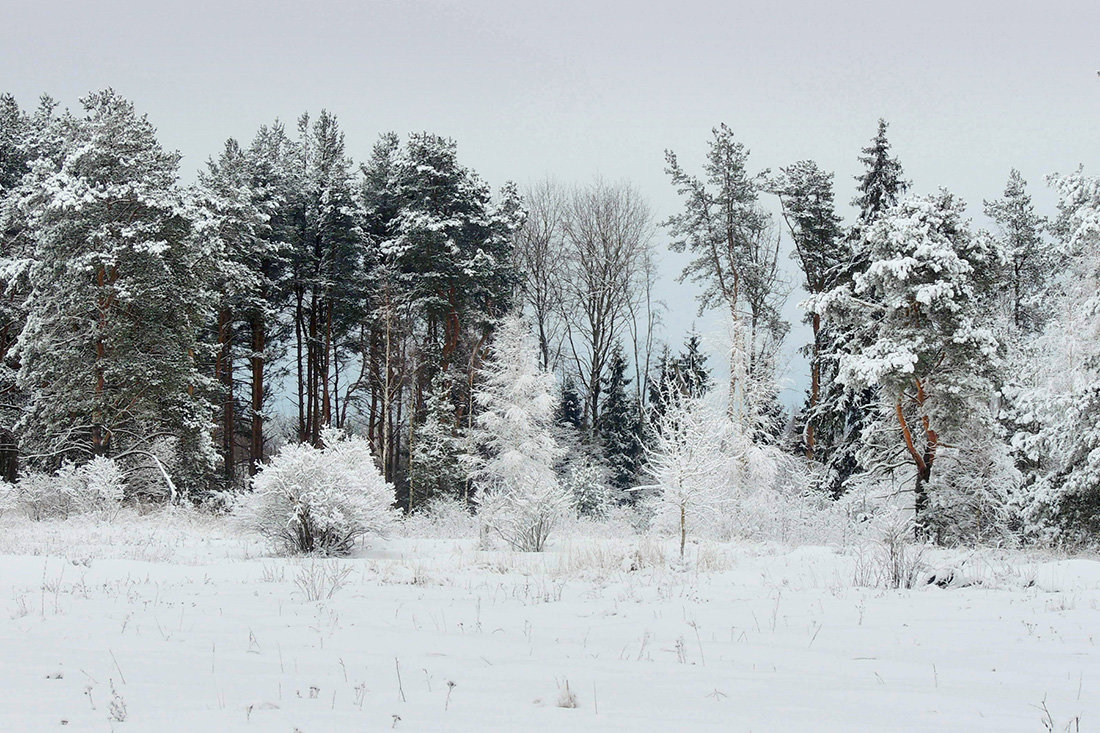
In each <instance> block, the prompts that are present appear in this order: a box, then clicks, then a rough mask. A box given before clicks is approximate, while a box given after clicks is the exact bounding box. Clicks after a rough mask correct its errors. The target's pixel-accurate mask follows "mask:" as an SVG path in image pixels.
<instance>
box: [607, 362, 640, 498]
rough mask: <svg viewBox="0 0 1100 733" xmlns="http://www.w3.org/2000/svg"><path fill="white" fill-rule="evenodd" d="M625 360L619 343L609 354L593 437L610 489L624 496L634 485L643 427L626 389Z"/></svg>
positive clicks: (632, 399) (633, 400) (638, 463)
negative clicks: (596, 442) (606, 473)
mask: <svg viewBox="0 0 1100 733" xmlns="http://www.w3.org/2000/svg"><path fill="white" fill-rule="evenodd" d="M629 384H630V380H629V379H628V378H627V376H626V357H625V356H624V355H623V349H622V344H621V343H616V345H615V348H613V349H612V351H611V363H610V364H609V365H608V369H607V374H606V375H605V377H604V384H603V404H602V406H601V408H600V414H599V420H598V422H597V423H596V434H597V437H598V439H599V441H600V446H601V448H602V450H603V458H604V462H605V463H606V464H607V468H608V472H609V475H608V479H609V481H610V486H611V488H612V489H614V490H615V492H616V493H618V494H620V495H624V498H625V492H628V491H629V490H630V489H631V488H632V487H633V485H634V482H635V479H636V478H637V475H638V469H639V467H640V465H641V458H642V440H641V438H642V425H641V420H640V415H639V409H638V405H637V403H636V401H635V399H634V397H633V395H632V394H630V393H628V391H627V386H628V385H629Z"/></svg>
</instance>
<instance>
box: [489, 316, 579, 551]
mask: <svg viewBox="0 0 1100 733" xmlns="http://www.w3.org/2000/svg"><path fill="white" fill-rule="evenodd" d="M476 396H477V404H478V407H479V412H478V415H477V420H476V424H475V428H474V431H473V434H472V436H471V439H472V443H473V446H474V452H473V453H472V454H471V456H470V460H471V464H472V469H473V470H472V472H471V478H472V479H473V482H474V487H475V489H476V491H477V496H476V500H477V504H478V512H479V515H480V516H481V519H482V522H483V523H484V526H485V527H486V528H487V529H488V530H489V531H490V532H492V533H494V534H497V535H499V536H500V537H501V538H502V539H503V540H504V541H505V542H507V543H508V544H509V545H510V546H511V547H512V548H514V549H516V550H520V551H523V552H541V551H542V550H543V549H544V548H545V547H546V540H547V538H548V537H549V536H550V533H551V532H552V531H553V529H554V527H555V526H557V525H558V524H559V523H560V522H561V521H562V519H564V518H565V517H567V516H568V515H569V514H571V513H572V512H573V510H574V507H573V499H572V497H571V496H570V495H569V494H568V493H567V492H566V491H565V489H563V488H562V486H561V483H560V482H559V480H558V477H557V474H556V473H555V471H554V465H555V463H556V462H557V460H558V459H559V458H560V456H561V449H560V447H559V446H558V444H557V441H556V440H555V439H554V409H555V406H556V404H557V400H558V395H557V384H556V380H555V378H554V375H553V374H551V373H549V372H546V371H544V370H542V369H541V368H539V353H538V350H537V348H536V347H535V345H534V343H533V342H532V340H531V338H530V336H529V334H528V331H527V327H526V325H525V324H524V322H523V320H522V319H521V318H520V317H519V316H516V315H511V316H507V317H506V318H505V319H504V320H503V321H501V323H500V325H499V326H498V328H497V331H496V334H495V336H494V338H493V345H492V352H491V355H490V358H489V359H488V360H487V361H486V363H485V365H484V366H483V368H482V374H481V379H480V387H479V388H478V390H477V395H476Z"/></svg>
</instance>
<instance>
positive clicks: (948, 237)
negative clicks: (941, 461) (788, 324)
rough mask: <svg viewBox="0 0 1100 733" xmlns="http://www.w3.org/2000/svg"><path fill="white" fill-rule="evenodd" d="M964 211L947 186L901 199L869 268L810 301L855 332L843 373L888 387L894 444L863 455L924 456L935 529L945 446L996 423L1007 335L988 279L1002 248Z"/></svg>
mask: <svg viewBox="0 0 1100 733" xmlns="http://www.w3.org/2000/svg"><path fill="white" fill-rule="evenodd" d="M962 213H963V204H962V203H961V202H960V201H959V200H958V199H957V198H955V197H954V196H952V195H951V194H949V193H947V192H945V191H942V192H940V193H938V194H935V195H931V196H925V197H914V198H909V199H906V200H904V201H902V202H900V203H899V204H897V205H896V206H895V207H894V208H892V209H890V210H889V211H888V212H887V213H885V214H883V215H882V216H880V217H879V218H878V219H876V220H875V221H874V222H873V223H872V224H871V225H870V226H868V227H866V228H865V230H864V232H863V235H862V236H863V239H862V247H863V249H864V251H865V252H866V254H867V257H868V266H867V268H866V271H864V272H861V273H858V274H857V275H856V276H855V278H854V279H853V281H852V282H851V283H850V284H845V285H842V286H839V287H837V288H835V289H833V290H832V291H830V292H828V293H825V294H823V295H820V296H816V297H815V298H811V300H810V302H811V307H812V308H813V310H814V311H815V312H818V313H821V314H822V316H823V317H825V318H826V319H828V320H829V321H830V322H834V323H836V324H837V327H838V329H839V330H840V331H841V332H842V333H844V334H845V335H846V341H845V344H844V345H845V347H846V349H848V350H846V351H843V352H841V353H840V354H839V359H838V379H839V381H840V382H841V383H842V384H844V385H845V386H847V387H848V389H849V390H851V391H853V392H858V391H859V390H865V389H868V388H874V389H876V390H877V391H878V394H879V396H880V403H881V404H880V407H881V412H880V415H881V419H883V420H885V421H887V424H888V425H889V426H890V427H889V429H888V435H890V436H892V438H891V444H890V445H889V446H887V447H888V450H889V451H890V452H889V453H886V454H878V455H874V456H870V455H867V454H868V453H870V451H869V450H867V451H864V452H863V454H862V455H861V464H862V465H863V466H866V467H867V469H866V470H872V471H873V470H877V469H879V468H881V467H884V466H888V465H890V464H893V463H895V462H896V461H897V460H898V457H899V455H900V457H901V458H902V460H904V461H905V462H906V463H908V464H909V465H910V466H912V467H913V469H914V473H915V484H914V496H915V500H914V507H915V511H916V517H917V521H918V522H919V523H921V525H922V526H923V527H924V531H926V532H931V531H932V530H933V529H934V528H933V527H932V526H931V521H932V517H930V516H929V512H928V510H929V506H930V497H929V491H930V483H929V482H930V481H931V480H932V476H933V472H932V469H933V466H934V464H935V462H936V460H937V458H938V456H939V455H940V452H941V447H942V446H944V445H953V446H966V445H968V444H973V443H974V441H975V437H974V436H972V435H969V434H968V432H970V431H973V430H974V429H975V428H976V427H980V428H981V429H983V430H987V431H988V430H993V426H992V424H991V421H990V420H989V419H988V418H989V409H988V406H989V404H990V401H991V399H992V389H993V385H992V381H991V376H992V369H993V364H994V362H995V360H996V358H997V346H998V344H997V340H996V339H995V337H994V335H993V332H992V330H991V329H990V327H989V319H988V314H987V313H986V312H985V310H984V309H985V305H986V303H987V302H988V301H987V299H986V298H985V297H984V294H983V289H986V288H989V287H991V286H992V284H993V282H994V280H995V277H996V273H997V270H998V268H999V267H1000V266H1001V262H1002V259H1001V257H1000V253H999V251H998V250H997V249H996V248H995V247H994V246H992V244H991V242H990V241H989V240H988V239H985V238H980V237H979V238H976V237H973V236H972V235H971V233H970V231H969V228H968V226H967V223H966V222H965V221H964V220H963V218H962ZM854 345H858V348H852V347H853V346H854ZM978 418H981V419H980V420H979V419H978ZM975 420H978V422H977V424H976V423H975Z"/></svg>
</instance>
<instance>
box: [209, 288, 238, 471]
mask: <svg viewBox="0 0 1100 733" xmlns="http://www.w3.org/2000/svg"><path fill="white" fill-rule="evenodd" d="M214 371H215V373H216V374H217V379H218V383H219V384H220V385H221V389H222V421H221V422H222V424H221V432H222V436H221V437H222V446H221V449H222V450H221V453H222V474H223V477H224V479H225V483H226V485H227V486H230V485H232V483H233V478H234V473H235V472H234V468H235V466H234V460H233V459H234V456H233V452H234V451H233V448H234V443H235V442H236V441H235V438H236V432H237V431H236V425H235V423H236V415H235V414H234V402H235V400H236V394H235V393H234V384H233V313H232V311H230V309H229V308H222V309H221V310H220V311H219V312H218V355H217V357H216V359H215V361H214Z"/></svg>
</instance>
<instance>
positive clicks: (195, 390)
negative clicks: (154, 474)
mask: <svg viewBox="0 0 1100 733" xmlns="http://www.w3.org/2000/svg"><path fill="white" fill-rule="evenodd" d="M81 103H82V105H83V107H84V111H85V116H84V117H83V118H76V117H73V116H65V117H62V118H60V119H58V120H57V121H56V123H55V124H56V127H55V130H54V131H53V133H52V134H53V135H56V137H57V138H58V139H59V140H60V147H59V149H60V151H61V152H60V155H59V156H58V157H57V159H56V160H52V159H49V158H40V159H38V160H37V161H36V162H35V163H34V164H33V166H32V169H31V171H30V172H29V173H28V174H27V175H26V176H24V177H23V180H22V182H21V184H20V187H19V196H20V201H19V206H20V208H21V209H22V210H23V212H24V213H25V216H26V220H27V222H28V225H29V229H30V236H31V238H32V241H33V254H32V259H33V263H32V264H31V266H30V269H29V272H28V282H29V287H30V292H29V297H28V299H27V321H26V325H25V327H24V328H23V330H22V332H21V334H20V336H19V341H18V346H17V353H18V358H19V359H20V371H19V376H18V381H19V385H20V387H21V388H22V389H23V390H25V391H26V392H27V393H28V395H29V396H30V399H31V407H30V408H29V410H28V411H27V412H26V413H25V415H24V417H23V419H22V420H21V422H20V424H19V425H18V433H19V435H20V438H21V441H22V442H23V447H24V449H25V451H26V453H27V454H28V455H29V457H30V459H31V462H32V464H35V465H40V466H44V467H49V466H57V465H59V464H60V462H61V461H62V460H63V459H69V460H74V461H84V460H87V458H88V457H90V456H112V457H115V458H117V459H119V460H122V461H124V462H130V463H132V462H133V461H135V460H137V458H138V456H145V455H148V454H149V451H150V450H151V448H152V447H153V446H154V444H156V443H158V442H161V443H167V444H170V447H171V452H172V460H171V468H172V469H173V471H174V472H175V473H176V475H177V478H176V481H175V482H174V483H175V484H176V485H178V486H179V487H180V488H183V489H188V490H194V489H200V488H202V487H203V486H204V485H205V482H206V480H207V478H208V477H209V476H210V474H211V470H212V468H213V464H214V461H215V460H216V457H215V454H214V451H213V450H212V446H211V441H210V436H209V427H210V412H209V405H208V404H207V403H206V402H205V401H204V400H203V398H202V395H203V394H204V393H205V391H206V390H205V389H204V387H203V384H202V379H201V377H200V376H199V374H198V372H197V369H196V353H195V349H196V337H197V334H198V333H199V331H200V329H201V328H202V326H203V324H204V322H205V318H206V316H207V313H208V300H209V299H208V297H207V295H208V290H207V287H206V284H207V273H208V271H209V269H210V268H209V262H208V261H207V257H206V256H205V252H204V250H203V248H202V247H200V246H197V243H196V241H195V240H194V239H193V237H192V235H191V227H190V220H189V212H188V211H187V209H186V208H185V206H184V202H183V201H182V198H181V195H180V191H179V189H178V187H177V183H176V175H177V169H178V165H179V155H178V154H177V153H173V152H167V151H165V150H164V149H163V148H161V146H160V144H159V143H158V142H157V140H156V133H155V130H154V128H153V126H152V125H151V124H150V123H149V121H148V120H147V119H146V118H145V117H143V116H138V115H137V114H136V113H135V112H134V108H133V105H131V104H130V103H129V102H128V101H126V100H125V99H123V98H122V97H120V96H119V95H118V94H116V93H115V92H114V91H112V90H109V89H108V90H105V91H102V92H97V93H94V94H91V95H89V96H87V97H85V98H84V99H83V100H82V101H81Z"/></svg>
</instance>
